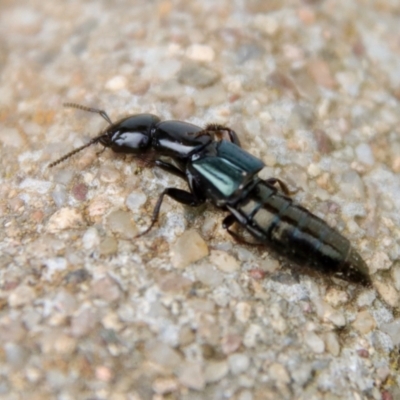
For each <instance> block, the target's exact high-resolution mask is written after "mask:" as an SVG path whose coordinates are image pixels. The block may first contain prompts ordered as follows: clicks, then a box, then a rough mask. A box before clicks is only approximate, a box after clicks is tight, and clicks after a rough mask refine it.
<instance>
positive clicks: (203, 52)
mask: <svg viewBox="0 0 400 400" xmlns="http://www.w3.org/2000/svg"><path fill="white" fill-rule="evenodd" d="M186 56H187V57H188V58H190V59H191V60H195V61H203V62H211V61H213V60H214V57H215V52H214V50H213V49H212V48H211V47H210V46H207V45H203V44H192V45H191V46H189V48H188V49H187V50H186Z"/></svg>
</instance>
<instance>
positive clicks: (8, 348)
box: [4, 342, 29, 368]
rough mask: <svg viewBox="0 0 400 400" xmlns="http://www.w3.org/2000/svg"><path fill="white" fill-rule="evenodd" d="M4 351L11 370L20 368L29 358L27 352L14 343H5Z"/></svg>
mask: <svg viewBox="0 0 400 400" xmlns="http://www.w3.org/2000/svg"><path fill="white" fill-rule="evenodd" d="M4 351H5V353H6V359H7V363H8V364H9V365H11V366H12V367H13V368H21V367H22V366H23V365H24V364H25V362H26V360H27V358H28V356H29V353H28V352H27V350H26V349H24V348H23V347H22V346H20V345H19V344H16V343H10V342H8V343H6V344H5V345H4Z"/></svg>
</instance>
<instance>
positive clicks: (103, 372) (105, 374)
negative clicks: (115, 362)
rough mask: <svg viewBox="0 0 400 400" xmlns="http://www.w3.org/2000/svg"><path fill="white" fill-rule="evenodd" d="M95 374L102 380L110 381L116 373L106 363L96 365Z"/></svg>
mask: <svg viewBox="0 0 400 400" xmlns="http://www.w3.org/2000/svg"><path fill="white" fill-rule="evenodd" d="M95 376H96V378H97V379H98V380H100V381H102V382H109V381H111V379H112V378H113V376H114V374H113V373H112V371H111V369H110V368H108V367H106V366H105V365H99V366H98V367H96V371H95Z"/></svg>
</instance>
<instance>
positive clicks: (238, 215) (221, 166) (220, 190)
mask: <svg viewBox="0 0 400 400" xmlns="http://www.w3.org/2000/svg"><path fill="white" fill-rule="evenodd" d="M66 106H70V107H75V108H79V109H82V110H85V111H91V112H95V113H98V114H100V115H101V116H102V117H103V118H104V119H105V120H106V121H107V122H108V123H109V126H108V127H107V128H106V129H105V130H104V131H103V132H101V134H100V135H99V136H97V137H95V138H94V139H92V140H91V141H90V142H89V143H87V144H86V145H84V146H82V147H80V148H78V149H76V150H74V151H72V152H71V153H69V154H67V155H65V156H64V157H62V158H60V159H59V160H57V161H55V162H53V163H52V164H50V167H52V166H54V165H56V164H58V163H60V162H61V161H63V160H65V159H67V158H68V157H70V156H71V155H73V154H75V153H77V152H78V151H80V150H82V149H84V148H86V147H88V146H90V145H92V144H94V143H100V144H102V145H103V146H105V147H109V148H111V149H112V150H113V151H115V152H118V153H134V154H144V153H146V152H150V151H153V152H155V153H156V154H157V156H166V157H169V161H165V159H156V160H155V164H156V165H157V166H159V167H161V168H163V169H164V170H166V171H168V172H170V173H173V174H175V175H177V176H179V177H180V178H182V179H184V180H186V182H187V184H188V186H189V191H185V190H181V189H177V188H166V189H164V191H163V192H162V193H161V194H160V196H159V198H158V200H157V203H156V206H155V208H154V211H153V215H152V222H151V224H150V226H149V227H148V228H147V229H146V230H145V231H144V232H142V233H141V234H140V236H141V235H143V234H145V233H147V232H149V231H150V229H151V228H152V227H153V225H154V224H155V222H156V221H157V218H158V215H159V212H160V207H161V204H162V201H163V198H164V196H169V197H171V198H173V199H174V200H176V201H178V202H180V203H182V204H186V205H190V206H198V205H200V204H202V203H204V202H205V201H207V200H209V201H211V202H212V203H213V204H215V205H216V206H217V207H219V208H222V209H223V210H226V211H228V212H229V214H228V216H227V217H225V219H224V221H223V226H224V228H225V229H227V231H228V232H229V233H230V234H231V235H232V236H234V237H235V238H237V239H238V240H243V239H241V238H240V237H239V236H238V234H237V233H235V232H233V231H232V230H231V229H230V226H231V225H232V224H234V223H235V222H236V223H239V224H240V225H241V226H242V227H243V228H244V229H245V230H247V231H248V232H249V233H250V234H251V235H252V236H253V237H254V238H256V239H257V241H259V242H262V243H263V244H265V245H266V246H268V247H269V248H270V249H272V250H274V251H276V252H277V253H278V254H280V255H282V256H285V257H287V258H288V259H289V260H291V261H293V262H294V263H296V264H298V265H307V266H310V267H313V268H314V269H316V270H319V271H321V272H323V273H330V274H331V275H334V276H338V277H342V278H345V279H347V280H349V281H352V282H356V283H362V284H369V283H370V277H369V274H368V266H367V265H366V263H365V262H364V261H363V259H362V258H361V256H360V255H359V254H358V253H357V251H356V250H354V248H353V247H352V246H351V245H350V242H349V241H348V240H347V239H346V238H345V237H344V236H342V235H341V234H340V233H339V232H338V231H336V230H335V229H333V228H331V227H330V226H329V225H327V224H326V222H324V221H323V220H322V219H320V218H318V217H317V216H315V215H313V214H312V213H310V212H309V211H308V210H307V209H305V208H304V207H302V206H300V205H298V204H296V203H295V202H294V201H293V200H292V199H291V198H290V196H289V190H288V189H287V187H286V185H285V184H284V183H283V182H282V181H281V180H279V179H276V178H270V179H267V180H263V179H261V178H260V177H258V173H259V172H260V170H261V169H262V168H263V167H264V163H263V162H262V161H261V160H259V159H258V158H256V157H254V156H252V155H251V154H249V153H247V152H246V151H245V150H243V149H242V148H241V146H240V141H239V139H238V137H237V135H236V133H235V132H234V131H233V130H231V129H229V128H227V127H224V126H221V125H208V126H207V127H206V128H205V129H202V128H200V127H198V126H195V125H193V124H190V123H187V122H181V121H161V120H160V118H158V117H157V116H155V115H152V114H138V115H133V116H129V117H127V118H124V119H122V120H120V121H118V122H115V123H112V122H111V120H110V118H109V117H108V115H107V114H106V113H105V112H104V111H102V110H97V109H93V108H88V107H83V106H79V105H76V104H70V103H68V104H66ZM224 135H225V136H226V139H223V137H224ZM277 186H278V187H277Z"/></svg>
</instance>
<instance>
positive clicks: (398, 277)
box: [392, 264, 400, 291]
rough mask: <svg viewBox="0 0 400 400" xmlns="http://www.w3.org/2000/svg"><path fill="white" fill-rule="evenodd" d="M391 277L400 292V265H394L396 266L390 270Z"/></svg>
mask: <svg viewBox="0 0 400 400" xmlns="http://www.w3.org/2000/svg"><path fill="white" fill-rule="evenodd" d="M392 276H393V282H394V285H395V287H396V289H397V290H398V291H400V265H398V264H396V266H395V267H393V268H392Z"/></svg>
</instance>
